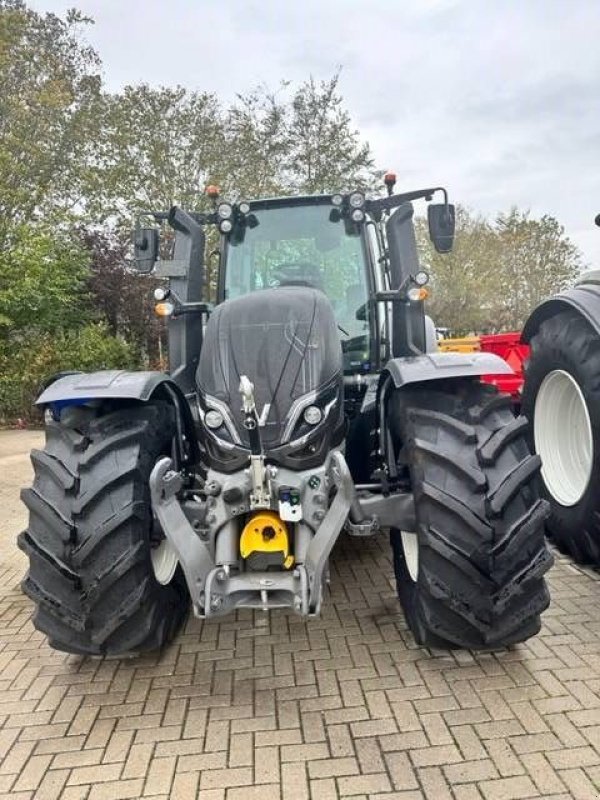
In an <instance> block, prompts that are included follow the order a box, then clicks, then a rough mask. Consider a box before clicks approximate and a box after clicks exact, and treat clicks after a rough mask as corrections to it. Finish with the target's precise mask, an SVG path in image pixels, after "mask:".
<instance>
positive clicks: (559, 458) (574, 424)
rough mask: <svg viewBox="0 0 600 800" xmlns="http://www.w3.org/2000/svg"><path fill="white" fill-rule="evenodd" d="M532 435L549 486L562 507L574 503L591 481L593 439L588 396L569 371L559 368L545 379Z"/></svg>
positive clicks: (537, 400)
mask: <svg viewBox="0 0 600 800" xmlns="http://www.w3.org/2000/svg"><path fill="white" fill-rule="evenodd" d="M533 437H534V441H535V450H536V452H537V453H538V455H539V456H540V458H541V459H542V478H543V479H544V483H545V484H546V488H547V489H548V491H549V492H550V494H551V495H552V497H553V498H554V499H555V500H556V501H557V502H558V503H560V504H561V505H562V506H574V505H575V504H576V503H578V502H579V501H580V500H581V498H582V497H583V495H584V494H585V491H586V489H587V487H588V484H589V482H590V478H591V475H592V466H593V460H594V440H593V435H592V423H591V422H590V415H589V412H588V408H587V403H586V402H585V397H584V396H583V392H582V391H581V387H580V386H579V384H578V383H577V381H576V380H575V378H574V377H573V376H572V375H571V374H570V373H569V372H566V371H565V370H562V369H556V370H553V371H552V372H549V373H548V375H546V377H545V378H544V380H543V381H542V383H541V386H540V388H539V391H538V395H537V397H536V400H535V411H534V423H533Z"/></svg>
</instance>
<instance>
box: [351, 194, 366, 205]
mask: <svg viewBox="0 0 600 800" xmlns="http://www.w3.org/2000/svg"><path fill="white" fill-rule="evenodd" d="M348 202H349V203H350V208H362V207H363V206H364V204H365V196H364V194H363V193H362V192H352V194H351V195H350V197H349V198H348Z"/></svg>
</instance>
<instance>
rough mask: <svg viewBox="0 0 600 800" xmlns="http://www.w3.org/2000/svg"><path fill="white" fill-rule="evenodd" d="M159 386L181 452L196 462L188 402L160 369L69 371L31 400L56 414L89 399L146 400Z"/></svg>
mask: <svg viewBox="0 0 600 800" xmlns="http://www.w3.org/2000/svg"><path fill="white" fill-rule="evenodd" d="M161 388H162V390H163V394H164V397H165V398H166V399H167V400H168V401H169V402H170V403H172V404H173V406H174V407H175V410H176V416H177V427H178V430H179V432H180V439H181V450H182V453H184V454H185V456H184V457H185V458H186V459H191V460H193V461H196V460H197V459H198V457H199V449H198V437H197V434H196V431H195V427H194V419H193V416H192V411H191V409H190V404H189V403H188V401H187V399H186V397H185V395H184V394H183V392H182V391H181V389H180V387H179V386H178V385H177V384H176V383H175V381H173V379H172V378H171V376H170V375H167V374H165V373H164V372H150V371H148V372H126V371H125V370H102V371H100V372H76V373H71V374H69V375H63V376H62V377H60V378H58V379H57V380H55V381H53V382H52V383H50V384H49V385H48V386H47V387H46V388H45V389H44V391H43V392H42V393H41V395H40V396H39V397H38V399H37V400H36V401H35V402H36V405H38V406H49V407H50V408H51V409H52V411H53V413H56V412H57V411H60V409H61V408H64V407H66V406H71V405H83V404H84V403H87V402H89V401H90V400H109V399H114V400H141V401H142V402H146V401H148V400H150V398H151V397H152V395H153V394H154V392H156V391H157V389H161Z"/></svg>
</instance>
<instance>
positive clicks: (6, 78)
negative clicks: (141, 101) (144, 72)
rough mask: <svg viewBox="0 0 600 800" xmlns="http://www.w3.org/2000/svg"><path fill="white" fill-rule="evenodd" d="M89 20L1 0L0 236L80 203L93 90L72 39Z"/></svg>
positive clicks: (93, 58) (90, 69)
mask: <svg viewBox="0 0 600 800" xmlns="http://www.w3.org/2000/svg"><path fill="white" fill-rule="evenodd" d="M89 22H90V20H87V19H85V18H84V17H82V16H81V15H80V14H79V13H78V12H76V11H70V12H69V13H68V15H67V17H66V19H65V20H62V19H61V18H59V17H57V16H55V15H54V14H45V15H42V14H38V13H36V12H35V11H32V10H31V9H29V8H27V7H26V6H25V5H24V3H23V2H21V0H0V186H1V187H2V192H1V194H0V237H1V236H2V235H3V234H5V233H6V232H7V230H9V229H10V227H11V226H12V225H13V224H14V225H17V224H20V223H27V222H29V221H31V220H33V219H36V218H39V217H40V216H44V215H46V216H48V215H49V214H51V215H52V216H53V217H56V215H57V214H61V215H64V212H65V211H72V210H73V209H75V208H76V207H78V206H80V205H81V203H83V202H84V198H85V196H86V193H87V188H86V178H87V168H88V166H89V164H90V161H91V158H92V152H93V136H92V133H93V131H94V126H95V124H96V122H97V120H96V114H95V113H94V112H95V110H96V109H97V102H98V98H99V88H100V76H99V74H98V68H99V59H98V56H97V55H96V53H95V52H94V51H93V50H92V49H91V48H89V47H87V46H85V45H84V44H82V43H81V41H80V39H79V31H80V28H81V26H82V25H84V24H86V23H89ZM0 242H1V238H0Z"/></svg>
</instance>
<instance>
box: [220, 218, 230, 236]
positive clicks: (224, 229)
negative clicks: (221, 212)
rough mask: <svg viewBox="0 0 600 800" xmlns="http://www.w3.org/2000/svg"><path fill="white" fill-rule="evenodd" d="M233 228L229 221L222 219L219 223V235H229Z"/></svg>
mask: <svg viewBox="0 0 600 800" xmlns="http://www.w3.org/2000/svg"><path fill="white" fill-rule="evenodd" d="M232 228H233V222H232V221H231V220H230V219H223V220H221V222H220V223H219V230H220V231H221V233H230V232H231V229H232Z"/></svg>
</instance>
